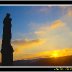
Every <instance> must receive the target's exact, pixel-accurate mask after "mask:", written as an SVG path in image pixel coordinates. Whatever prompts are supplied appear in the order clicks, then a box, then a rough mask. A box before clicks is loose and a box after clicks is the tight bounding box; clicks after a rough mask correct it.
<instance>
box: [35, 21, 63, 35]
mask: <svg viewBox="0 0 72 72" xmlns="http://www.w3.org/2000/svg"><path fill="white" fill-rule="evenodd" d="M61 27H64V22H63V21H61V20H56V21H54V22H53V23H51V24H49V23H47V24H44V25H42V26H40V27H38V29H37V31H35V32H34V33H35V34H38V35H44V34H46V33H48V32H49V31H51V30H56V29H58V28H61Z"/></svg>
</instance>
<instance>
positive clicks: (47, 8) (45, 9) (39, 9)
mask: <svg viewBox="0 0 72 72" xmlns="http://www.w3.org/2000/svg"><path fill="white" fill-rule="evenodd" d="M51 7H52V6H35V7H32V11H33V12H36V13H48V12H49V11H50V10H51Z"/></svg>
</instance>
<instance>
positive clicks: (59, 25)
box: [49, 20, 64, 29]
mask: <svg viewBox="0 0 72 72" xmlns="http://www.w3.org/2000/svg"><path fill="white" fill-rule="evenodd" d="M63 26H64V23H63V22H62V21H61V20H56V21H54V22H53V23H52V24H51V25H50V27H49V28H50V29H56V28H59V27H63Z"/></svg>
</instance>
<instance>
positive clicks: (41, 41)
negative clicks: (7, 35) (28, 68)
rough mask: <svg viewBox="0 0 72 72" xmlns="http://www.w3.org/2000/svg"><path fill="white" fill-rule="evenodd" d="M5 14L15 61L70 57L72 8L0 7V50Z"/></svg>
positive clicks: (71, 49) (71, 51)
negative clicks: (10, 22)
mask: <svg viewBox="0 0 72 72" xmlns="http://www.w3.org/2000/svg"><path fill="white" fill-rule="evenodd" d="M7 12H9V13H10V14H11V18H12V46H13V48H14V60H22V59H33V58H45V57H61V56H68V55H72V6H61V5H59V6H48V5H47V6H31V5H30V6H0V48H1V40H2V29H3V22H2V21H3V18H4V17H5V14H6V13H7ZM0 57H1V55H0ZM0 59H1V58H0Z"/></svg>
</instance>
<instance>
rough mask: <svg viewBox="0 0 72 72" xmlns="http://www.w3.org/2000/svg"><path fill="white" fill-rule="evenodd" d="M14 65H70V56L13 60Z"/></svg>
mask: <svg viewBox="0 0 72 72" xmlns="http://www.w3.org/2000/svg"><path fill="white" fill-rule="evenodd" d="M14 66H72V56H64V57H58V58H38V59H33V60H18V61H14Z"/></svg>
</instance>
